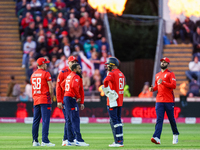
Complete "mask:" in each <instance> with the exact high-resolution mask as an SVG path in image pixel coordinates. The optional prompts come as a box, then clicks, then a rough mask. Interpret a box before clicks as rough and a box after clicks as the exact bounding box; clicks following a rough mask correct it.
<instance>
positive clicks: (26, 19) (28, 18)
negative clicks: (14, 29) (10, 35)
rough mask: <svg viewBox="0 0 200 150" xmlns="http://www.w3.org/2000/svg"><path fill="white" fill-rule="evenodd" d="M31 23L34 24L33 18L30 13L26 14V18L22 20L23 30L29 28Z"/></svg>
mask: <svg viewBox="0 0 200 150" xmlns="http://www.w3.org/2000/svg"><path fill="white" fill-rule="evenodd" d="M30 22H34V20H33V17H32V15H31V13H30V12H27V13H26V17H25V18H23V19H22V22H21V26H22V28H23V29H25V28H26V27H28V25H29V23H30Z"/></svg>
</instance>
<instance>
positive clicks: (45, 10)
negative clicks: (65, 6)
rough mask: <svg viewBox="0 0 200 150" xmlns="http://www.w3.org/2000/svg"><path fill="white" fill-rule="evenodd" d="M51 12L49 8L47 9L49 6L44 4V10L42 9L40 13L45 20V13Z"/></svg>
mask: <svg viewBox="0 0 200 150" xmlns="http://www.w3.org/2000/svg"><path fill="white" fill-rule="evenodd" d="M49 11H51V10H50V7H49V4H46V3H45V4H44V8H43V11H42V17H43V18H46V17H47V13H48V12H49ZM52 13H53V12H52Z"/></svg>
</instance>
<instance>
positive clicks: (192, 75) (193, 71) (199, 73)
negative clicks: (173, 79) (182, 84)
mask: <svg viewBox="0 0 200 150" xmlns="http://www.w3.org/2000/svg"><path fill="white" fill-rule="evenodd" d="M185 74H186V76H187V77H188V78H189V80H190V81H193V82H195V83H196V82H197V81H198V83H200V62H199V60H198V57H197V56H195V57H194V61H191V62H190V63H189V70H188V71H186V72H185ZM196 79H197V81H196Z"/></svg>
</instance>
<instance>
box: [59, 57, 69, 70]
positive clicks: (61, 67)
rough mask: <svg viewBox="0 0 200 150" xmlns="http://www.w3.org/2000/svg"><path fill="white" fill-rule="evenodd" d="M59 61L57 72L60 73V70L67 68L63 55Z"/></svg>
mask: <svg viewBox="0 0 200 150" xmlns="http://www.w3.org/2000/svg"><path fill="white" fill-rule="evenodd" d="M60 60H61V61H60V63H59V66H58V72H60V71H61V70H64V69H66V68H67V67H68V66H69V65H68V61H67V59H66V56H65V55H62V56H61V57H60Z"/></svg>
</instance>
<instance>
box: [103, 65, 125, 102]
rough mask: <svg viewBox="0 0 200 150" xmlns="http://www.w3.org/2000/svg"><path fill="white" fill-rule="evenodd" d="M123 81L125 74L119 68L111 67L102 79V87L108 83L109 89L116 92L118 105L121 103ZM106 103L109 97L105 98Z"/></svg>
mask: <svg viewBox="0 0 200 150" xmlns="http://www.w3.org/2000/svg"><path fill="white" fill-rule="evenodd" d="M124 83H125V76H124V74H123V73H122V72H121V71H120V70H119V69H113V70H112V71H111V72H109V74H108V75H107V77H106V78H105V79H104V87H107V86H108V85H109V86H110V89H111V90H115V92H116V93H117V94H118V96H119V97H118V99H117V104H118V106H122V105H123V97H124ZM107 105H108V106H109V98H107Z"/></svg>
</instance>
